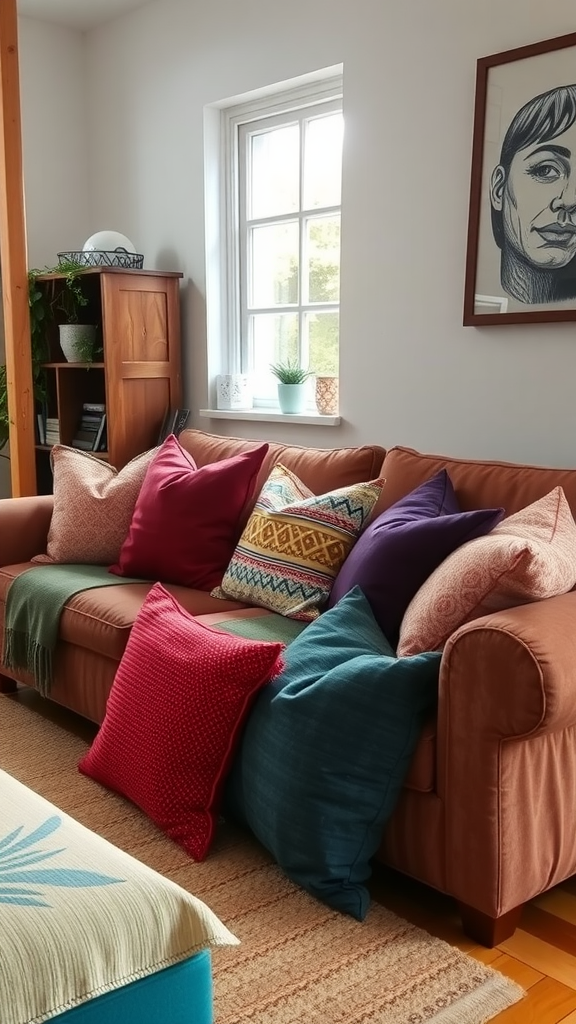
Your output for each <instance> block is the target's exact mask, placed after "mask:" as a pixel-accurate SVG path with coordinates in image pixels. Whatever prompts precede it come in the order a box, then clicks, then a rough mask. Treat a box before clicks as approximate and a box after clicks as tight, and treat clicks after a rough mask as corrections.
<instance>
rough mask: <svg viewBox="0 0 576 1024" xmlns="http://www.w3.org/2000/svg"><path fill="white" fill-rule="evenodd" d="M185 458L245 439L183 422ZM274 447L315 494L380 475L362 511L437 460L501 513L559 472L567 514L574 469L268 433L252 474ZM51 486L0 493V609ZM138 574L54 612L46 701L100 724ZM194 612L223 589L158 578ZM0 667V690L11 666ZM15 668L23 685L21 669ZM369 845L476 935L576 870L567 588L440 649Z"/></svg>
mask: <svg viewBox="0 0 576 1024" xmlns="http://www.w3.org/2000/svg"><path fill="white" fill-rule="evenodd" d="M180 440H181V442H182V444H183V446H184V447H185V448H186V449H187V450H188V451H189V452H190V453H191V454H192V455H193V457H194V459H195V460H196V462H197V464H198V465H199V466H201V465H206V464H207V463H209V462H213V461H216V460H218V459H222V458H226V457H228V456H230V455H232V454H235V453H236V452H238V451H239V450H246V449H247V448H249V447H253V446H256V445H258V444H260V442H258V441H246V440H240V439H236V438H223V437H218V436H216V435H210V434H205V433H203V432H201V431H196V430H188V431H184V433H183V434H181V435H180ZM276 461H282V462H283V463H284V464H285V465H287V466H288V467H289V468H290V469H292V470H293V471H294V472H295V473H296V474H297V475H298V476H300V477H301V479H302V480H304V482H305V483H306V484H307V485H308V486H309V487H310V488H311V489H312V490H314V491H315V492H316V493H322V492H324V491H326V490H328V489H330V488H333V487H338V486H344V485H346V484H350V483H354V482H357V481H359V480H367V479H371V478H374V477H376V476H378V475H382V476H384V477H385V478H386V483H385V485H384V488H383V492H382V497H381V499H380V501H379V504H378V510H381V509H383V508H386V507H388V506H389V505H391V504H393V503H394V502H395V501H396V500H397V499H398V498H400V497H402V496H403V495H405V494H407V493H408V492H409V491H410V490H412V489H413V488H414V487H416V486H417V485H418V484H420V483H422V482H423V481H424V480H426V479H428V478H429V477H431V476H432V475H433V474H435V473H436V472H437V471H438V470H439V469H441V468H443V467H445V468H446V469H447V470H448V473H449V475H450V478H451V480H452V483H453V485H454V487H455V489H456V492H457V495H458V499H459V502H460V505H461V508H462V509H463V510H468V509H473V508H490V507H496V506H500V505H502V506H504V508H505V509H506V512H507V514H511V513H513V512H515V511H517V510H518V509H520V508H522V507H523V506H525V505H527V504H529V503H531V502H532V501H535V500H536V499H537V498H539V497H542V496H543V495H544V494H546V493H548V491H550V490H551V489H552V488H553V487H555V486H557V485H558V484H560V485H562V487H563V488H564V490H565V493H566V496H567V498H568V501H569V503H570V506H571V508H572V511H573V513H576V470H557V469H544V468H538V467H532V466H520V465H512V464H506V463H501V462H480V461H466V460H461V459H452V458H446V457H442V456H435V455H422V454H420V453H418V452H415V451H413V450H411V449H407V448H400V447H396V448H392V449H390V451H388V452H387V453H385V451H384V449H383V448H380V447H379V446H377V445H374V446H364V447H360V448H355V449H336V450H332V449H329V450H314V449H304V448H297V447H294V446H282V445H278V444H272V445H271V446H270V451H269V452H268V455H267V457H266V461H265V463H264V465H263V466H262V470H261V473H260V478H259V483H261V482H263V480H264V479H265V478H266V476H267V475H268V472H269V470H270V468H271V466H272V464H273V463H274V462H276ZM51 509H52V498H51V497H50V496H42V497H34V498H16V499H5V500H4V501H0V616H1V617H2V619H3V610H4V600H5V596H6V592H7V589H8V587H9V584H10V582H11V580H12V579H13V578H14V576H15V575H17V574H18V573H19V572H21V571H22V570H23V569H24V568H27V567H29V560H30V558H31V557H32V556H33V555H35V554H38V553H39V552H42V551H45V550H46V538H47V532H48V527H49V523H50V517H51ZM149 586H150V585H149V584H144V583H143V584H142V585H139V584H136V585H134V584H132V585H119V586H114V587H108V588H101V589H94V590H88V591H85V592H84V593H81V594H79V595H77V596H76V597H74V598H73V599H72V600H71V601H70V602H69V604H68V606H67V607H66V609H65V610H64V613H63V615H62V619H61V629H60V633H61V639H60V641H59V643H58V647H57V650H56V655H55V662H54V682H53V685H52V691H51V696H52V699H54V700H55V701H58V702H59V703H61V704H63V705H65V706H66V707H69V708H71V709H72V710H74V711H76V712H78V713H79V714H81V715H83V716H85V717H87V718H89V719H91V720H93V721H95V722H100V721H101V720H102V718H103V715H104V711H105V704H106V698H107V695H108V693H109V690H110V687H111V685H112V681H113V679H114V674H115V671H116V667H117V665H118V662H119V660H120V658H121V657H122V653H123V651H124V648H125V645H126V641H127V638H128V634H129V631H130V628H131V625H132V623H133V621H134V618H135V616H136V614H137V612H138V610H139V608H140V606H141V604H142V602H143V600H144V597H145V595H146V593H147V592H148V589H149ZM168 589H169V590H170V591H171V592H172V593H173V594H174V595H175V596H176V598H177V599H178V600H179V601H180V602H181V603H182V605H183V606H184V607H185V608H186V609H187V610H188V611H190V612H191V613H192V614H194V615H202V614H209V613H211V612H213V611H215V610H218V611H221V610H223V609H225V608H229V609H230V610H232V609H235V608H241V607H243V606H242V605H240V604H238V603H237V602H233V601H230V602H222V601H216V600H215V599H214V598H211V597H210V596H209V595H208V594H206V593H203V592H200V591H193V590H189V589H187V588H184V587H178V586H168ZM0 678H2V684H3V688H4V689H9V688H10V686H11V685H13V683H12V679H13V678H15V677H14V676H13V677H11V678H8V674H6V676H4V677H0ZM18 678H19V681H20V682H23V683H29V684H31V683H32V680H31V679H30V678H26V677H25V676H24V675H21V676H19V677H18ZM378 857H379V859H380V860H382V861H383V862H385V863H387V864H389V865H391V866H392V867H394V868H397V869H398V870H400V871H402V872H404V873H405V874H408V875H411V876H413V877H414V878H416V879H419V880H420V881H422V882H424V883H426V884H428V885H431V886H433V887H434V888H436V889H438V890H440V891H442V892H445V893H448V894H450V895H451V896H453V897H455V899H456V900H457V901H458V903H459V906H460V910H461V914H462V919H463V924H464V928H465V930H466V931H467V932H468V933H469V934H470V935H471V936H473V937H474V938H475V939H477V940H478V941H480V942H482V943H484V944H485V945H494V944H496V943H497V942H500V941H502V940H503V939H504V938H505V937H507V936H508V935H510V934H512V932H513V931H514V929H515V927H516V925H517V923H518V920H519V917H520V912H521V908H522V905H523V903H524V902H525V901H526V900H528V899H531V898H532V897H534V896H536V895H537V894H538V893H540V892H542V891H544V890H546V889H548V888H549V887H550V886H553V885H555V884H557V883H559V882H561V881H562V880H563V879H565V878H567V877H568V876H570V875H572V874H574V873H576V593H569V594H566V595H564V596H562V597H557V598H552V599H549V600H547V601H542V602H537V603H533V604H528V605H524V606H522V607H518V608H514V609H510V610H508V611H503V612H498V613H495V614H491V615H488V616H485V617H484V618H482V619H477V620H475V621H474V622H471V623H469V624H467V625H465V626H463V627H461V628H460V629H459V630H457V632H455V633H454V634H453V635H452V637H451V638H450V640H449V641H448V643H447V644H446V647H445V649H444V653H443V658H442V665H441V674H440V694H439V704H438V713H437V717H436V718H435V720H434V721H430V722H429V723H428V724H427V726H426V727H425V729H424V732H423V735H422V737H421V740H420V743H419V746H418V748H417V750H416V753H415V756H414V759H413V762H412V765H411V769H410V773H409V775H408V778H407V780H406V782H405V785H404V788H403V792H402V795H401V797H400V801H399V803H398V805H397V807H396V810H395V812H394V814H393V816H392V818H391V820H390V822H389V823H388V825H387V827H386V829H385V833H384V836H383V840H382V846H381V849H380V851H379V855H378Z"/></svg>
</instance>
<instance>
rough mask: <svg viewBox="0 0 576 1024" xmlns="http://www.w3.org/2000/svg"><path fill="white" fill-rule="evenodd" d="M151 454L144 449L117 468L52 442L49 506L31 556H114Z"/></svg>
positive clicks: (101, 560)
mask: <svg viewBox="0 0 576 1024" xmlns="http://www.w3.org/2000/svg"><path fill="white" fill-rule="evenodd" d="M153 457H154V450H151V451H148V452H144V453H143V454H142V455H138V456H137V457H136V458H135V459H132V461H131V462H128V463H127V465H125V466H124V467H123V468H122V469H121V470H120V471H117V470H116V469H114V467H113V466H110V465H108V463H107V462H103V460H102V459H97V458H95V456H93V455H90V454H89V452H83V451H79V450H77V449H76V448H67V447H66V446H65V445H61V444H56V445H54V447H53V448H52V449H51V452H50V462H51V465H52V473H53V478H54V485H53V486H54V507H53V512H52V519H51V522H50V529H49V531H48V542H47V548H46V553H45V554H39V555H37V556H35V557H34V558H33V561H34V562H72V563H74V562H76V563H80V564H82V563H84V564H93V565H109V564H110V563H111V562H115V561H116V559H117V558H118V555H119V553H120V548H121V546H122V544H123V542H124V540H125V539H126V534H127V533H128V528H129V526H130V521H131V519H132V514H133V512H134V506H135V504H136V499H137V497H138V494H139V492H140V488H141V486H142V482H143V480H144V477H145V475H146V471H147V469H148V466H149V465H150V462H151V461H152V459H153Z"/></svg>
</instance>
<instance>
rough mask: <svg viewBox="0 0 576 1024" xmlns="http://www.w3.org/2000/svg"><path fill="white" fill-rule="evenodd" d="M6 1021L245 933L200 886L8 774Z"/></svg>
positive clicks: (72, 1001)
mask: <svg viewBox="0 0 576 1024" xmlns="http://www.w3.org/2000/svg"><path fill="white" fill-rule="evenodd" d="M0 936H1V970H0V1020H1V1021H2V1024H24V1022H26V1024H36V1022H38V1024H39V1022H40V1021H45V1020H49V1019H50V1018H52V1017H55V1016H57V1015H58V1014H59V1013H62V1012H63V1011H65V1010H68V1009H71V1008H72V1007H75V1006H79V1005H81V1004H83V1003H86V1002H87V1001H88V1000H90V999H93V998H95V997H96V996H99V995H102V994H103V993H106V992H110V991H112V990H114V989H119V988H121V987H122V986H124V985H127V984H128V983H129V982H132V981H135V980H137V979H139V978H144V977H146V976H147V975H150V974H153V973H154V972H156V971H159V970H161V969H162V968H164V967H169V966H170V965H172V964H177V963H179V962H182V961H184V960H186V959H187V958H189V957H191V956H193V955H194V954H196V953H197V952H199V951H200V950H202V949H205V948H207V947H209V946H222V945H236V944H237V942H238V940H237V939H236V938H235V937H234V936H233V935H232V934H231V932H229V931H228V929H227V928H226V927H225V926H224V925H223V924H222V922H221V921H220V920H219V919H218V917H216V915H215V914H214V913H213V912H212V911H211V910H210V909H209V907H207V906H206V904H204V903H202V901H201V900H199V899H196V897H194V896H192V895H191V893H188V892H186V891H185V890H184V889H182V888H180V886H178V885H176V884H175V883H174V882H171V881H170V880H169V879H167V878H163V877H162V875H159V874H157V872H155V871H153V870H152V869H151V868H149V867H147V866H146V865H145V864H142V863H140V861H137V860H136V859H135V858H133V857H130V856H129V855H128V854H127V853H124V852H123V851H121V850H119V849H117V848H116V847H115V846H113V845H112V844H111V843H108V842H107V841H106V840H105V839H102V838H101V837H100V836H97V835H96V834H95V833H94V832H91V831H90V830H89V829H87V828H84V826H83V825H80V824H79V822H77V821H75V820H74V819H73V818H70V817H69V816H68V815H66V814H64V813H63V812H62V811H60V810H59V809H58V808H56V807H54V806H53V805H52V804H50V803H49V802H48V801H47V800H44V799H43V798H42V797H40V796H38V794H36V793H33V792H32V791H31V790H29V789H27V788H26V787H25V786H23V785H22V784H21V783H20V782H18V781H17V780H16V779H14V778H12V777H11V776H10V775H8V774H6V773H5V772H2V771H0Z"/></svg>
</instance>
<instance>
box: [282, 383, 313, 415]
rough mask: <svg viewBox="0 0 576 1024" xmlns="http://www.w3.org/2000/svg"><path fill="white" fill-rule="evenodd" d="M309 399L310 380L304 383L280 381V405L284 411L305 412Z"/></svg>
mask: <svg viewBox="0 0 576 1024" xmlns="http://www.w3.org/2000/svg"><path fill="white" fill-rule="evenodd" d="M307 400H308V382H307V381H304V383H303V384H280V383H278V405H279V406H280V411H281V412H283V413H288V414H290V413H292V415H294V414H295V413H299V412H304V411H305V409H306V402H307Z"/></svg>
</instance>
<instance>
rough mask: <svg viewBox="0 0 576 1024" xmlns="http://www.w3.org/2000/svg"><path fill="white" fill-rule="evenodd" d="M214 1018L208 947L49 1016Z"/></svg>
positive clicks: (204, 1022)
mask: <svg viewBox="0 0 576 1024" xmlns="http://www.w3.org/2000/svg"><path fill="white" fill-rule="evenodd" d="M213 1019H214V1017H213V1008H212V975H211V969H210V953H209V951H208V950H207V949H204V950H202V952H201V953H196V955H195V956H193V957H190V959H189V960H184V961H183V962H182V963H179V964H174V965H173V966H172V967H166V968H165V969H164V970H163V971H157V972H156V974H151V975H149V976H148V977H147V978H141V979H140V980H139V981H132V982H131V983H130V984H129V985H125V986H124V987H123V988H119V989H116V990H115V991H114V992H107V993H106V994H105V995H103V996H97V997H96V998H95V999H91V1000H90V1002H88V1003H83V1004H82V1005H81V1006H76V1007H75V1008H74V1009H73V1010H66V1011H65V1012H64V1013H59V1014H58V1016H56V1017H52V1020H53V1021H54V1022H55V1024H56V1022H57V1024H132V1021H134V1022H136V1021H137V1022H138V1024H163V1022H166V1024H168V1022H169V1024H212V1022H213Z"/></svg>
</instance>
